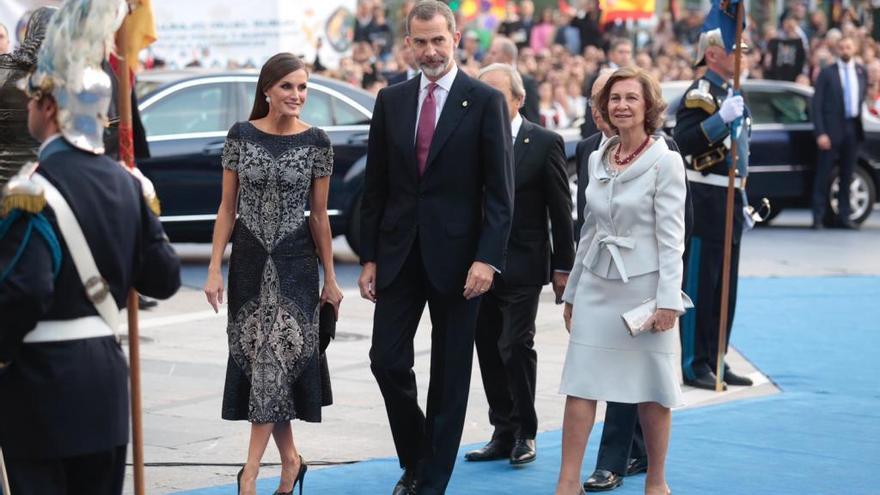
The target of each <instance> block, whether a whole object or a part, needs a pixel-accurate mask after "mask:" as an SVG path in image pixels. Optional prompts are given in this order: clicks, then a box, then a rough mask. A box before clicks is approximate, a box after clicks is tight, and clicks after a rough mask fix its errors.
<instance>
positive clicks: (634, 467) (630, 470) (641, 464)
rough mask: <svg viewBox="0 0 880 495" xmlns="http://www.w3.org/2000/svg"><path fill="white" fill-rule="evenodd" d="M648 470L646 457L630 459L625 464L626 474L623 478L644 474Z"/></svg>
mask: <svg viewBox="0 0 880 495" xmlns="http://www.w3.org/2000/svg"><path fill="white" fill-rule="evenodd" d="M647 470H648V457H647V456H645V457H631V458H630V459H629V462H627V463H626V474H625V475H624V476H632V475H634V474H639V473H644V472H645V471H647Z"/></svg>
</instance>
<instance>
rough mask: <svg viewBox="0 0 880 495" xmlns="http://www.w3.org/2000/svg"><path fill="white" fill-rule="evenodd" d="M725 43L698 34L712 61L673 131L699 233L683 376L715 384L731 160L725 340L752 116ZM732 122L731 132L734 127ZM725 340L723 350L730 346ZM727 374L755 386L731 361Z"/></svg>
mask: <svg viewBox="0 0 880 495" xmlns="http://www.w3.org/2000/svg"><path fill="white" fill-rule="evenodd" d="M728 50H732V47H725V46H724V41H723V37H722V34H721V30H720V29H713V30H709V31H704V32H703V33H702V34H701V35H700V43H699V47H698V52H697V59H696V66H702V65H706V66H707V70H706V73H705V75H704V76H703V77H701V78H700V79H698V80H696V81H695V82H694V83H693V84H692V85H691V86H690V88H688V90H687V92H686V93H685V96H684V98H683V99H682V102H681V104H680V106H679V108H678V111H677V113H676V125H675V131H674V138H675V142H676V143H678V146H679V148H680V149H681V153H682V155H684V157H685V165H686V167H687V172H686V173H687V179H688V182H689V184H690V190H691V195H692V199H693V205H694V206H693V208H694V230H693V235H692V237H691V239H690V242H689V243H688V245H687V247H686V252H685V276H684V285H685V287H684V290H685V292H686V293H687V294H689V295H690V296H691V297H692V298H693V301H694V304H695V305H696V311H691V312H689V313H687V314H686V315H685V316H684V317H683V318H682V324H681V341H682V342H681V344H682V372H683V375H684V383H685V384H687V385H690V386H693V387H697V388H704V389H709V390H714V389H715V380H716V375H715V372H714V370H715V369H716V362H717V359H718V339H719V325H720V323H719V318H720V316H719V315H720V309H719V308H720V307H721V294H722V272H723V257H724V225H725V209H726V197H727V186H728V171H729V167H732V166H735V167H736V179H735V181H734V186H735V188H736V191H735V194H734V209H733V211H734V214H733V239H732V242H733V249H732V256H731V262H730V292H729V299H728V301H729V317H728V319H727V343H729V342H730V329H731V327H732V325H733V314H734V309H735V307H736V286H737V273H738V267H739V250H740V239H741V238H742V232H743V225H744V221H745V219H746V216H745V214H744V212H745V210H744V207H745V206H746V205H748V203H747V201H746V200H745V186H746V179H747V176H748V156H749V142H748V139H749V133H750V131H751V119H750V117H749V111H748V108H746V107H745V102H744V101H743V98H742V96H740V95H734V93H733V84H732V82H731V79H732V78H733V76H734V70H735V68H734V58H735V57H734V53H733V52H732V51H730V52H728ZM731 129H733V131H731ZM732 140H735V141H736V146H737V162H736V164H733V163H732V156H731V152H730V151H731V142H732ZM727 343H725V347H724V349H725V352H726V349H727ZM722 379H723V381H724V382H725V383H726V384H728V385H751V384H752V381H751V380H750V379H749V378H748V377H744V376H740V375H737V374H735V373H734V372H733V371H731V370H730V368H729V367H728V366H727V364H726V363H725V365H724V376H723V377H722Z"/></svg>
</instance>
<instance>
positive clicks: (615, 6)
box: [599, 0, 657, 25]
mask: <svg viewBox="0 0 880 495" xmlns="http://www.w3.org/2000/svg"><path fill="white" fill-rule="evenodd" d="M656 5H657V3H656V1H655V0H599V10H601V12H602V18H601V19H600V21H599V23H600V24H603V25H604V24H607V23H609V22H616V21H627V20H630V19H633V20H637V19H651V18H653V17H654V14H655V13H656V10H657V8H656Z"/></svg>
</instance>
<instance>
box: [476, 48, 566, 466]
mask: <svg viewBox="0 0 880 495" xmlns="http://www.w3.org/2000/svg"><path fill="white" fill-rule="evenodd" d="M479 78H480V80H481V81H483V82H485V83H486V84H488V85H489V86H492V87H493V88H495V89H497V90H498V91H500V92H501V94H503V95H504V98H505V100H506V101H507V108H508V113H509V114H510V116H511V117H512V118H511V136H513V139H514V146H513V156H514V163H515V168H516V170H515V183H516V188H515V193H514V208H513V212H514V215H513V225H512V227H511V230H510V241H509V242H508V244H507V264H506V266H507V269H506V270H505V271H504V273H503V274H502V275H500V276H499V277H498V279H497V280H496V282H495V286H494V287H493V288H492V290H490V291H489V292H488V293H487V294H486V295H485V296H484V297H483V301H482V302H481V303H480V315H479V318H478V320H477V336H476V344H477V357H478V358H479V360H480V372H481V373H482V376H483V388H484V389H485V390H486V398H487V399H488V401H489V422H490V423H492V426H494V427H495V432H494V434H493V435H492V440H491V441H490V442H489V443H488V444H486V445H485V446H484V447H483V448H481V449H478V450H475V451H473V452H468V453H467V454H466V455H465V459H466V460H468V461H489V460H494V459H504V458H509V459H510V463H511V464H513V465H521V464H526V463H529V462H532V461H534V460H535V457H536V452H535V434H536V433H537V430H538V417H537V414H536V413H535V379H536V373H537V364H538V356H537V354H536V353H535V350H534V345H535V317H536V316H537V313H538V299H539V298H540V296H541V288H542V286H543V285H544V284H546V283H547V282H550V281H551V272H552V281H553V290H554V292H555V293H556V299H557V302H560V301H561V298H562V293H563V292H564V291H565V283H566V281H567V280H568V271H569V270H570V269H571V265H572V263H574V243H573V242H572V240H571V238H572V232H571V229H572V226H571V193H570V192H569V189H568V180H567V178H566V173H565V144H564V143H563V141H562V136H560V135H559V134H557V133H555V132H553V131H550V130H547V129H544V128H542V127H540V126H538V125H535V124H533V123H532V122H529V121H528V120H525V119H523V118H522V116H521V115H520V114H519V107H520V106H522V103H523V100H524V99H525V89H524V88H523V84H522V79H521V78H520V76H519V73H518V72H517V71H516V69H515V68H514V67H513V66H511V65H507V64H492V65H489V66H487V67H485V68H484V69H483V70H482V71H480V76H479ZM548 220H549V224H550V229H549V232H548ZM551 234H552V243H551Z"/></svg>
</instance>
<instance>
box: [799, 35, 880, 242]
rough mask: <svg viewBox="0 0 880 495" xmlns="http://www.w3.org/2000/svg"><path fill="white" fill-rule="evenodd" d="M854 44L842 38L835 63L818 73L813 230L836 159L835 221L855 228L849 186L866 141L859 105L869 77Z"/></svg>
mask: <svg viewBox="0 0 880 495" xmlns="http://www.w3.org/2000/svg"><path fill="white" fill-rule="evenodd" d="M854 53H855V41H854V40H853V39H852V38H850V37H848V36H844V37H843V38H841V39H840V41H838V42H837V56H838V57H839V58H838V60H837V63H835V64H832V65H830V66H828V67H826V68H824V69H822V71H821V72H819V76H818V77H817V78H816V93H815V95H813V114H812V115H813V126H814V132H815V133H816V145H817V146H818V147H819V160H818V162H817V163H816V177H815V179H814V180H813V228H814V229H820V228H822V222H823V219H824V217H825V208H826V206H827V205H828V190H829V187H828V186H829V184H830V183H831V181H832V180H833V178H832V177H830V174H831V167H832V165H833V164H834V161H835V160H838V162H837V163H838V168H839V171H840V172H839V175H838V177H839V178H840V187H839V189H838V193H837V205H838V207H837V208H838V218H839V220H838V222H839V225H840V226H841V227H843V228H846V229H855V228H857V226H856V224H854V223H853V222H852V220H851V219H850V213H851V208H850V203H849V184H850V182H852V175H853V171H854V170H855V167H856V160H857V159H858V155H859V146H860V145H861V143H862V141H864V140H865V132H864V130H863V129H862V104H863V103H864V102H865V92H866V91H867V87H868V78H867V74H866V72H865V68H864V67H863V66H861V65H859V64H856V63H855V61H854V60H853V54H854Z"/></svg>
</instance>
